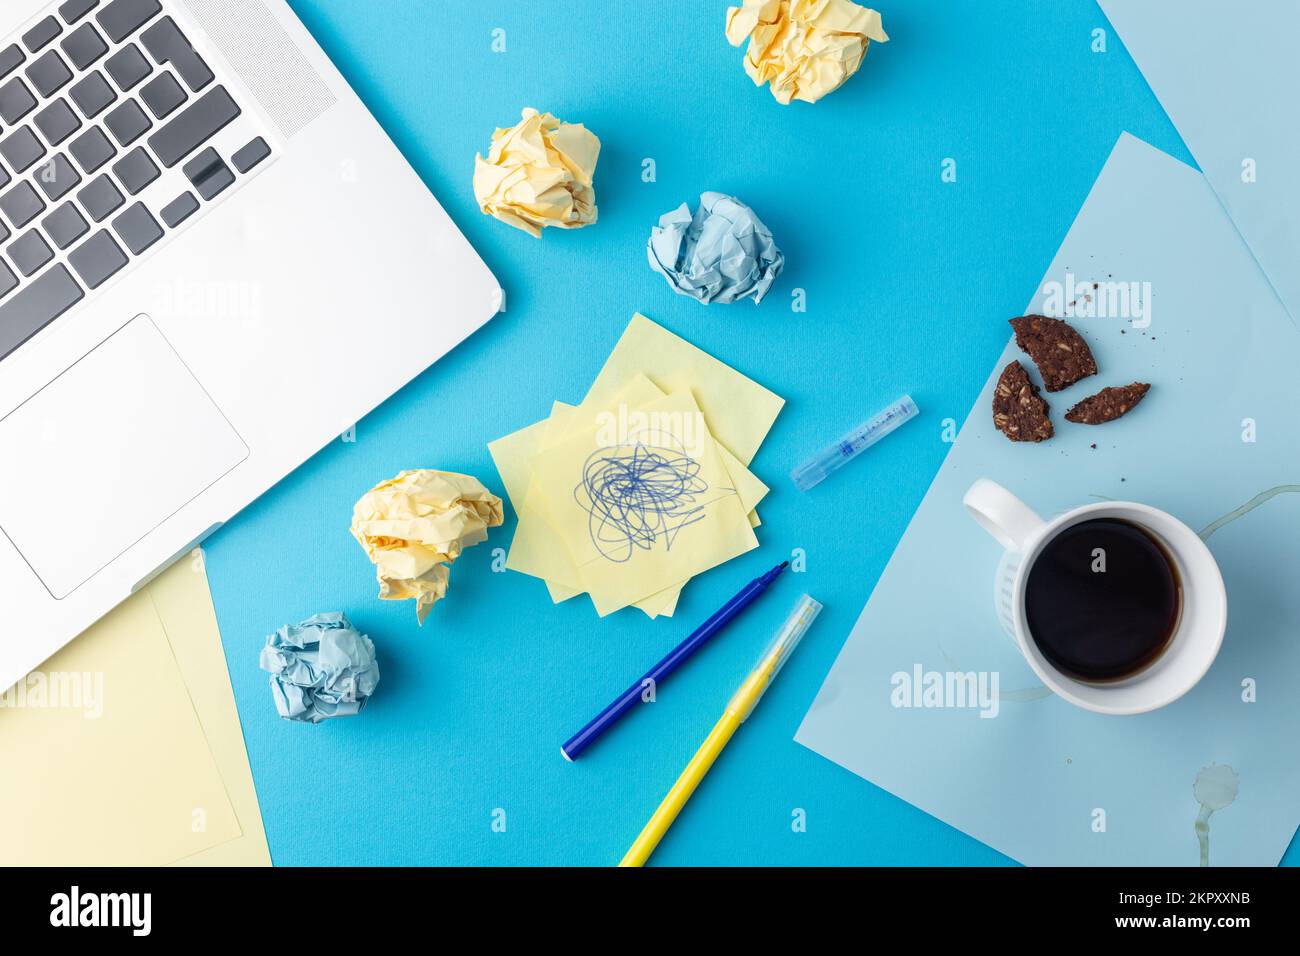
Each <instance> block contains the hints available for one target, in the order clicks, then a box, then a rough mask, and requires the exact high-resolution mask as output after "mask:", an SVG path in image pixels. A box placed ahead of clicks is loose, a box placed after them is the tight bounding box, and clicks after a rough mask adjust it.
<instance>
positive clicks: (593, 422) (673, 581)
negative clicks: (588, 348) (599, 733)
mask: <svg viewBox="0 0 1300 956" xmlns="http://www.w3.org/2000/svg"><path fill="white" fill-rule="evenodd" d="M619 403H620V402H619V401H615V402H613V403H611V405H610V406H608V407H605V408H600V407H598V406H596V405H595V404H588V403H584V405H583V406H582V409H581V411H580V412H579V413H578V414H576V415H575V416H573V417H574V418H575V419H578V420H575V421H574V422H573V428H572V429H571V430H570V432H569V434H568V436H567V437H565V438H564V439H563V440H561V441H560V442H559V443H558V444H557V445H555V446H554V447H552V448H549V449H547V450H545V451H543V452H541V453H540V454H539V455H538V456H537V457H536V458H534V460H533V483H534V486H533V487H534V489H535V490H538V491H540V493H541V495H542V498H541V500H542V502H544V507H545V508H546V512H545V514H544V517H545V518H546V520H547V521H548V522H549V523H550V524H551V526H552V528H553V529H554V530H555V532H556V533H557V534H558V536H559V538H560V539H561V540H562V541H563V543H564V545H565V548H566V549H567V551H568V554H569V558H570V560H572V562H573V563H574V565H575V566H576V568H577V572H578V576H579V580H580V582H581V584H582V586H583V588H584V589H585V590H586V591H588V592H589V593H590V594H591V599H592V602H593V603H594V604H595V605H596V611H597V613H599V614H600V615H601V616H602V617H603V616H605V615H606V614H609V613H611V612H613V611H616V610H618V609H619V608H622V607H626V606H628V605H629V604H632V603H634V602H636V601H638V600H641V599H642V598H645V597H647V596H649V595H652V594H657V593H658V592H660V591H663V590H664V589H665V588H670V587H673V586H676V585H679V584H680V583H681V582H684V581H686V580H689V579H690V578H691V577H693V576H694V575H696V574H699V573H701V572H703V571H706V570H708V569H709V568H712V567H715V566H716V565H718V564H721V563H723V562H724V561H727V560H730V559H731V558H733V557H736V556H737V555H739V554H743V553H744V552H746V551H748V550H750V549H752V548H755V547H757V546H758V540H757V539H756V538H755V537H754V530H753V528H752V526H751V525H750V523H749V519H748V517H747V514H748V512H747V509H746V508H745V507H744V505H743V504H742V502H741V499H740V496H739V495H738V494H737V493H736V490H735V487H734V484H733V482H732V479H731V476H730V475H729V474H728V473H727V470H726V467H725V466H724V464H723V461H722V456H721V455H720V454H719V452H718V448H717V444H716V442H715V441H714V440H713V438H712V436H711V434H710V433H709V431H708V429H707V427H706V426H705V423H704V417H703V415H702V414H701V412H700V411H699V407H698V405H697V404H696V402H695V399H694V398H693V396H692V394H691V392H690V390H689V389H683V390H680V391H678V392H674V393H671V394H668V395H665V396H662V397H660V398H658V399H655V400H654V401H652V402H649V403H647V404H644V405H640V406H633V407H634V408H635V410H636V411H637V412H640V413H643V414H644V415H646V416H649V417H650V419H651V421H655V420H658V419H661V418H662V419H665V420H671V421H672V422H674V428H673V432H674V433H675V434H676V435H677V436H680V437H682V438H683V440H684V441H686V442H687V444H688V445H690V447H689V448H688V449H687V452H688V456H689V457H690V458H692V459H694V461H695V462H696V463H697V464H698V474H697V476H696V477H697V478H698V479H699V481H700V482H702V487H703V489H704V490H702V491H701V492H700V493H699V494H698V495H697V496H696V497H695V498H694V499H693V501H692V502H691V503H692V505H693V507H698V508H699V511H698V512H696V513H695V514H694V516H693V518H692V519H691V520H689V521H683V520H676V519H669V520H668V521H667V524H666V527H665V530H664V531H663V532H662V535H661V537H659V538H658V539H657V540H655V541H654V543H653V544H652V545H651V546H650V547H648V548H641V547H635V546H632V545H627V546H620V545H619V544H618V543H617V542H615V543H612V544H611V543H610V542H608V541H606V542H603V543H599V544H598V543H597V542H595V541H594V540H593V537H592V534H591V529H590V521H589V514H588V511H587V510H586V509H585V508H584V507H583V506H582V505H581V504H580V503H579V502H578V500H576V499H575V495H574V489H575V485H576V484H577V483H579V482H580V481H581V478H582V475H583V471H584V468H585V466H586V464H587V461H588V458H589V457H590V456H591V455H592V453H593V452H595V451H598V450H599V449H601V448H605V447H608V441H607V438H606V437H605V432H607V431H608V428H609V422H610V420H611V416H612V417H613V418H615V419H616V418H618V416H619V407H618V406H619ZM625 407H626V405H625ZM617 537H618V534H617V531H616V530H615V533H614V538H617Z"/></svg>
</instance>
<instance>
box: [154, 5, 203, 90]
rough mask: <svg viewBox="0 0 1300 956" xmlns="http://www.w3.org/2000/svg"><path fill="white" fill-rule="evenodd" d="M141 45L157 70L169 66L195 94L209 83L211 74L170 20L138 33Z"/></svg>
mask: <svg viewBox="0 0 1300 956" xmlns="http://www.w3.org/2000/svg"><path fill="white" fill-rule="evenodd" d="M140 42H141V43H143V44H144V48H145V49H146V50H148V51H149V53H150V55H151V56H152V57H153V58H154V61H155V62H156V63H158V64H159V65H160V66H161V65H162V64H164V63H170V64H171V65H172V66H173V67H174V68H175V69H176V72H177V73H179V74H180V75H181V79H182V80H184V81H185V85H186V86H188V87H189V88H190V89H191V90H193V91H194V92H195V93H197V92H198V91H199V90H201V89H203V88H204V87H205V86H207V85H208V84H209V83H211V82H212V71H211V70H209V69H208V65H207V64H206V63H204V62H203V58H202V57H201V56H199V55H198V54H197V53H195V52H194V47H192V46H190V41H189V40H187V39H186V38H185V34H184V33H181V29H180V27H178V26H177V25H176V21H175V20H173V19H172V18H171V17H163V18H162V19H161V20H159V21H158V22H157V23H155V24H153V25H152V26H151V27H149V29H147V30H145V31H144V33H141V34H140Z"/></svg>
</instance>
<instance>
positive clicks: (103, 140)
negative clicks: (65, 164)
mask: <svg viewBox="0 0 1300 956" xmlns="http://www.w3.org/2000/svg"><path fill="white" fill-rule="evenodd" d="M68 152H70V153H71V154H72V158H73V159H75V160H76V161H77V165H78V166H80V167H81V170H82V172H84V173H85V174H86V175H87V176H89V175H90V174H91V173H93V172H94V171H95V170H97V169H99V168H100V167H101V166H103V165H104V164H105V163H106V162H108V161H109V160H110V159H112V158H113V157H114V156H116V155H117V147H116V146H114V145H113V144H112V143H110V142H109V141H108V137H107V136H105V135H104V131H103V130H101V129H100V128H99V127H98V126H92V127H91V128H90V129H88V130H86V131H85V132H84V133H82V134H81V135H80V136H78V137H77V138H76V139H74V140H73V141H72V142H71V143H69V144H68Z"/></svg>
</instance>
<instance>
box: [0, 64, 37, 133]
mask: <svg viewBox="0 0 1300 956" xmlns="http://www.w3.org/2000/svg"><path fill="white" fill-rule="evenodd" d="M35 108H36V97H34V96H32V91H31V90H29V89H28V88H27V84H26V83H24V82H23V80H22V77H20V76H15V77H14V78H13V79H12V80H10V81H9V82H8V83H6V84H5V85H4V86H0V119H3V120H4V121H5V122H6V123H8V124H9V125H10V126H12V125H13V124H14V123H17V122H18V121H19V120H20V119H22V118H23V117H24V116H26V115H27V114H28V113H30V112H31V111H32V110H34V109H35Z"/></svg>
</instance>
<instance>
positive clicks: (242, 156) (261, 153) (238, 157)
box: [230, 136, 271, 173]
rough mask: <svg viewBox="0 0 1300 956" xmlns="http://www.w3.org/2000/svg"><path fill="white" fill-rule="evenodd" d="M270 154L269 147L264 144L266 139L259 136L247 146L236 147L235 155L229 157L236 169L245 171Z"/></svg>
mask: <svg viewBox="0 0 1300 956" xmlns="http://www.w3.org/2000/svg"><path fill="white" fill-rule="evenodd" d="M270 155H271V147H270V146H268V145H266V140H264V139H262V137H260V136H259V137H257V139H255V140H253V141H252V142H251V143H249V144H248V145H247V146H243V147H240V148H239V149H237V150H236V151H235V155H234V156H231V157H230V161H231V162H232V163H234V165H235V168H236V169H237V170H239V171H240V172H241V173H246V172H248V171H249V170H250V169H252V168H253V167H254V166H256V165H257V164H258V163H260V162H261V161H262V160H264V159H266V157H268V156H270Z"/></svg>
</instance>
